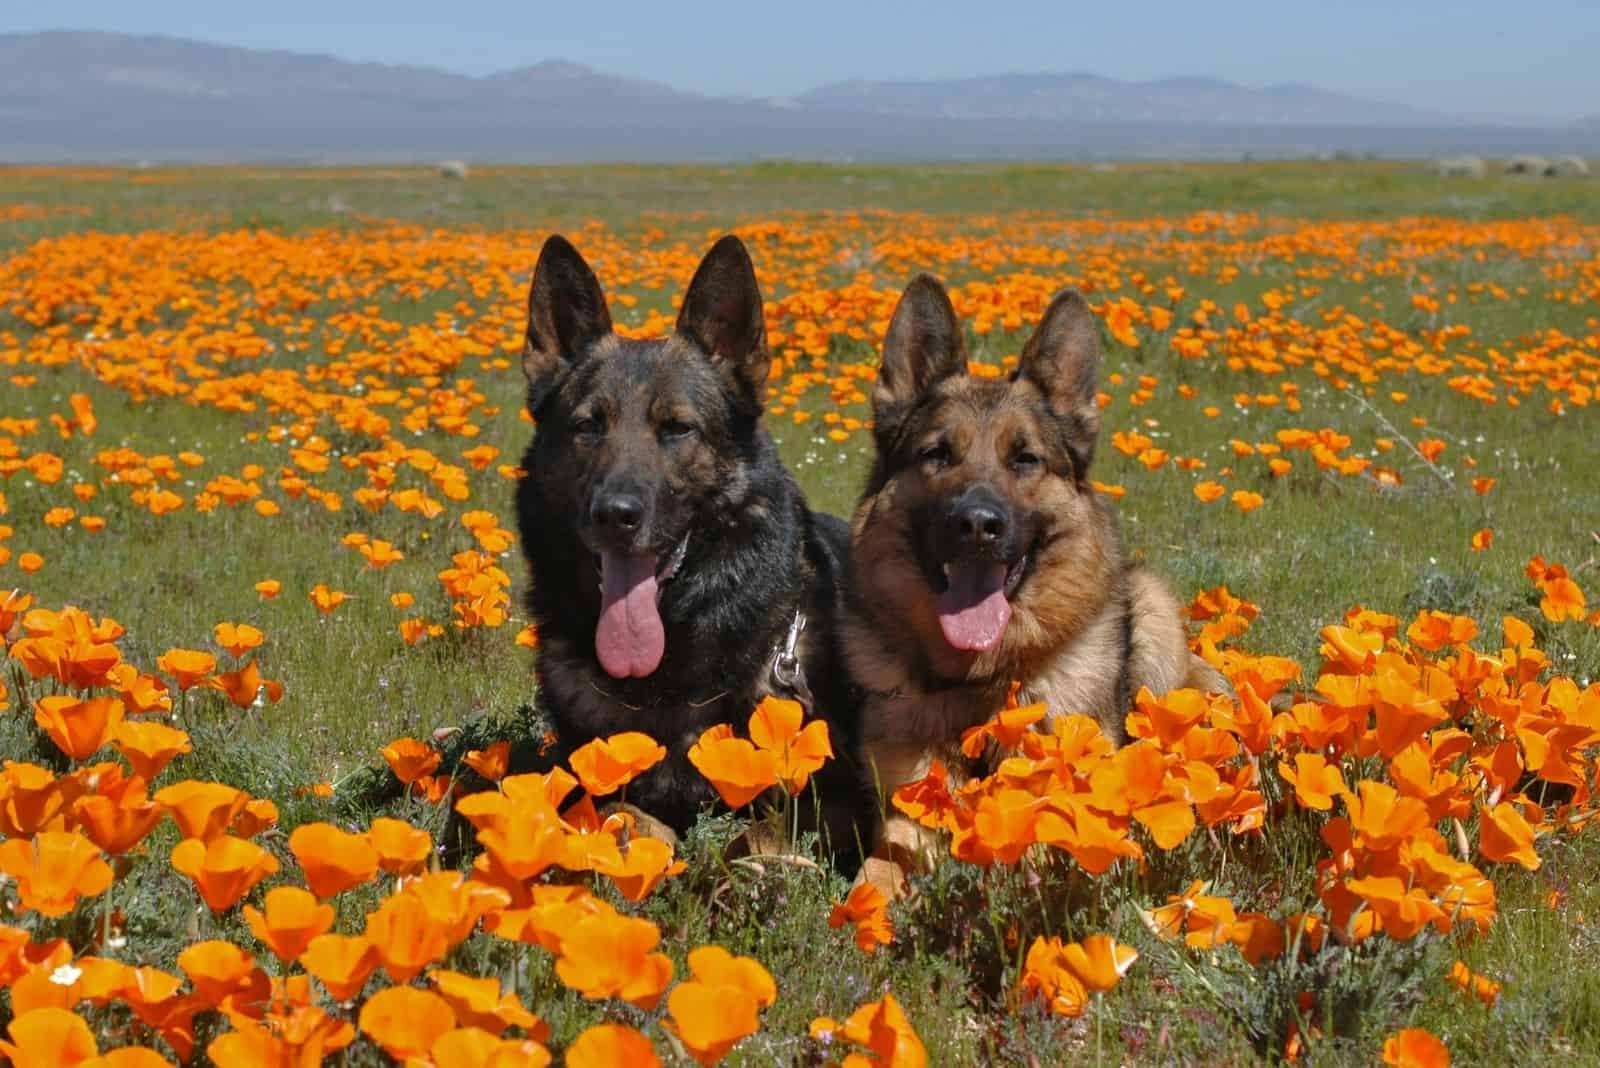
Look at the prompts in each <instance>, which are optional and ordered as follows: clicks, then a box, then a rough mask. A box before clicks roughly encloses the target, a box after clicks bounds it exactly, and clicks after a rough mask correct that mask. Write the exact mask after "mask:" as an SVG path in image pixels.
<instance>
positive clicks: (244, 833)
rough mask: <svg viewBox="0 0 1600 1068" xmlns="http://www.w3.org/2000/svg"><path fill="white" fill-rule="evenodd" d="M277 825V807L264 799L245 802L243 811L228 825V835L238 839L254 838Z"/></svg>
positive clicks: (252, 799)
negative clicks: (235, 836) (236, 836)
mask: <svg viewBox="0 0 1600 1068" xmlns="http://www.w3.org/2000/svg"><path fill="white" fill-rule="evenodd" d="M277 825H278V806H277V805H276V804H274V803H273V802H272V801H270V800H268V799H267V798H265V797H255V798H251V799H250V800H249V801H246V802H245V804H244V809H243V810H242V811H241V812H240V813H239V814H238V815H237V816H235V817H234V818H233V822H232V823H231V824H229V825H228V833H229V834H234V835H238V836H239V837H240V838H254V837H255V836H256V835H258V834H260V833H261V832H262V831H264V830H266V829H267V828H268V827H276V826H277Z"/></svg>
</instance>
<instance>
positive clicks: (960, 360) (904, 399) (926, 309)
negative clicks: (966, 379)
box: [872, 274, 967, 427]
mask: <svg viewBox="0 0 1600 1068" xmlns="http://www.w3.org/2000/svg"><path fill="white" fill-rule="evenodd" d="M966 373H967V340H966V337H965V336H964V335H963V334H962V333H961V322H960V320H958V319H957V318H956V310H955V308H954V307H952V306H951V304H950V295H949V294H948V293H946V292H945V290H944V286H942V285H940V284H939V280H938V279H937V278H935V277H933V276H932V275H931V274H919V275H917V276H916V277H915V278H913V279H912V280H911V284H910V285H908V286H906V291H905V292H904V293H902V294H900V302H899V303H898V304H896V305H895V306H894V317H893V318H891V319H890V320H889V330H888V333H886V334H884V337H883V363H882V365H880V366H879V368H878V384H877V386H876V387H875V388H874V389H873V391H872V409H873V421H874V422H875V423H876V424H877V425H878V426H880V427H886V426H889V425H890V424H892V423H894V422H895V421H896V417H897V416H898V415H900V414H901V413H903V412H904V411H905V410H906V409H907V408H909V407H910V406H911V404H912V403H913V402H914V401H915V400H916V399H917V398H918V397H920V396H921V395H922V394H923V392H924V391H926V390H927V389H928V388H929V387H930V386H932V385H933V384H934V383H936V382H939V381H941V380H943V379H946V378H949V377H950V376H951V375H964V374H966Z"/></svg>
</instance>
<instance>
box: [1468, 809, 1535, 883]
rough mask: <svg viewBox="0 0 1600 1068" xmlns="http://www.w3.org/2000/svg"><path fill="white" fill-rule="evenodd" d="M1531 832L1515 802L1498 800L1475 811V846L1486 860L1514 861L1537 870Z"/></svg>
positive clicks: (1531, 829) (1529, 868)
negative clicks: (1490, 806)
mask: <svg viewBox="0 0 1600 1068" xmlns="http://www.w3.org/2000/svg"><path fill="white" fill-rule="evenodd" d="M1534 834H1535V831H1534V828H1533V826H1532V825H1531V824H1529V823H1528V820H1527V818H1526V817H1525V816H1523V814H1522V812H1521V810H1519V809H1518V808H1517V806H1516V805H1513V804H1509V803H1506V802H1502V803H1500V804H1498V805H1495V806H1494V807H1493V808H1483V809H1479V810H1478V848H1479V850H1481V851H1482V852H1483V855H1484V857H1485V858H1486V859H1488V860H1493V861H1498V862H1501V863H1507V864H1509V863H1513V862H1514V863H1517V864H1521V865H1522V866H1523V867H1524V868H1527V869H1528V870H1529V871H1537V870H1538V868H1539V865H1540V864H1541V863H1542V861H1540V859H1539V854H1538V853H1537V852H1535V850H1534V848H1533V838H1534Z"/></svg>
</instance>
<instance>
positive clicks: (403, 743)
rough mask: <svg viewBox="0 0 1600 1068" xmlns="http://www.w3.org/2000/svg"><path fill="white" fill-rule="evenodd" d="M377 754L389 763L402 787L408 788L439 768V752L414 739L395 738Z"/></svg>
mask: <svg viewBox="0 0 1600 1068" xmlns="http://www.w3.org/2000/svg"><path fill="white" fill-rule="evenodd" d="M378 753H379V755H381V756H382V757H383V759H384V760H386V761H388V762H389V768H390V770H392V771H393V772H394V777H395V778H397V779H399V780H400V785H402V786H410V785H411V784H412V783H414V782H416V781H417V780H418V779H420V778H422V777H423V776H424V775H432V774H433V772H434V769H435V768H437V767H438V766H439V759H440V754H439V751H438V750H436V749H434V748H433V746H431V745H429V744H428V743H426V742H419V741H417V740H416V739H415V738H396V739H395V740H394V741H392V742H390V743H389V744H388V745H386V746H384V747H383V748H382V749H380V750H378Z"/></svg>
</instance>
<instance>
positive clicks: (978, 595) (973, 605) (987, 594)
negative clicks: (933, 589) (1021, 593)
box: [938, 551, 1033, 653]
mask: <svg viewBox="0 0 1600 1068" xmlns="http://www.w3.org/2000/svg"><path fill="white" fill-rule="evenodd" d="M1032 555H1033V554H1032V552H1031V551H1030V552H1027V553H1023V554H1022V556H1021V557H1019V558H1018V559H1016V560H1014V561H1012V562H1011V563H1009V564H1007V563H1006V562H1005V561H1003V560H957V561H954V562H952V563H948V564H945V565H944V578H945V589H944V592H943V593H941V594H939V599H938V611H939V627H940V629H942V630H943V631H944V639H945V641H947V642H949V643H950V645H951V647H952V648H955V649H960V650H962V651H964V652H972V653H983V652H988V651H989V650H990V649H993V648H994V647H995V646H996V645H998V644H1000V639H1001V637H1002V636H1003V635H1004V634H1005V632H1006V624H1007V623H1009V622H1011V595H1012V594H1014V593H1016V592H1017V587H1018V586H1019V585H1021V584H1022V578H1023V576H1024V575H1025V574H1026V573H1027V570H1028V562H1029V560H1030V559H1031V558H1032Z"/></svg>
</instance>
